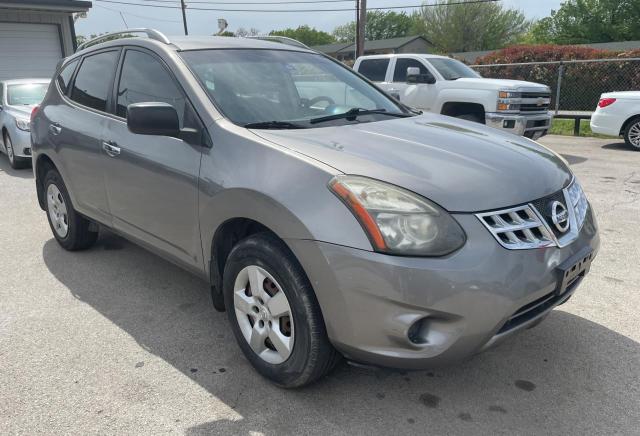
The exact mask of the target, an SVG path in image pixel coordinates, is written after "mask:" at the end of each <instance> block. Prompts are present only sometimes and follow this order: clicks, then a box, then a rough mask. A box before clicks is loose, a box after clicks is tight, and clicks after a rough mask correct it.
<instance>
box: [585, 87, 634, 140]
mask: <svg viewBox="0 0 640 436" xmlns="http://www.w3.org/2000/svg"><path fill="white" fill-rule="evenodd" d="M591 130H592V131H593V132H594V133H599V134H601V135H609V136H620V135H622V136H623V137H624V140H625V142H626V143H627V144H628V145H630V146H631V147H633V148H635V149H636V150H639V151H640V91H625V92H608V93H605V94H602V95H601V96H600V101H599V102H598V107H597V108H596V111H595V113H594V114H593V116H592V117H591Z"/></svg>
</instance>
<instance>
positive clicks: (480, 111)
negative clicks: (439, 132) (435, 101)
mask: <svg viewBox="0 0 640 436" xmlns="http://www.w3.org/2000/svg"><path fill="white" fill-rule="evenodd" d="M440 113H441V114H442V115H448V116H450V117H456V116H459V115H466V114H474V115H479V116H480V117H481V118H482V119H484V116H485V109H484V106H483V105H482V104H480V103H472V102H464V101H448V102H446V103H444V104H443V105H442V109H441V111H440Z"/></svg>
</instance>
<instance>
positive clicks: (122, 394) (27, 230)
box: [0, 136, 640, 435]
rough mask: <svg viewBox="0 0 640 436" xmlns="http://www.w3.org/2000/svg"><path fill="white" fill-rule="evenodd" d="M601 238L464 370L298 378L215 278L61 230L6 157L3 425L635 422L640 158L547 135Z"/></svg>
mask: <svg viewBox="0 0 640 436" xmlns="http://www.w3.org/2000/svg"><path fill="white" fill-rule="evenodd" d="M542 142H543V143H545V144H547V145H548V146H550V147H551V148H553V149H555V150H556V151H558V152H560V153H561V154H563V155H564V156H565V157H566V158H567V160H568V161H569V162H570V164H571V165H572V167H573V169H574V171H575V172H576V174H577V175H578V177H579V178H580V180H581V181H582V183H583V185H584V187H585V190H586V192H587V194H588V196H589V198H590V200H591V202H592V203H593V205H594V208H595V210H596V212H597V216H598V219H599V223H600V231H601V234H602V249H601V251H600V254H599V256H598V258H597V259H596V260H595V262H594V264H593V266H592V269H591V274H590V275H589V277H588V278H587V279H586V280H585V282H584V283H583V285H582V287H581V288H580V290H579V291H578V292H577V294H576V295H575V296H574V297H573V298H572V299H571V300H570V301H569V302H568V303H567V304H565V305H563V306H562V307H561V308H558V309H556V310H554V311H553V312H552V313H551V315H550V316H549V317H548V318H547V320H546V321H545V322H544V323H542V324H541V325H540V326H538V327H536V328H535V329H532V330H528V331H526V332H524V333H523V334H521V335H518V336H517V337H515V338H512V339H511V340H509V341H507V342H506V343H505V344H503V345H501V346H500V347H498V348H495V349H492V350H490V351H488V352H485V353H484V354H481V355H478V356H475V357H474V358H473V359H471V360H469V361H468V362H466V363H464V364H461V365H459V366H456V367H451V368H446V369H439V370H434V371H423V372H409V373H400V372H392V371H382V370H377V371H374V370H370V369H362V368H356V367H353V366H349V365H342V366H340V367H339V368H338V369H337V370H336V371H335V372H334V373H333V374H331V375H330V376H329V377H327V378H326V379H324V380H322V381H321V382H319V383H317V384H315V385H314V386H311V387H309V388H307V389H303V390H298V391H285V390H281V389H278V388H276V387H274V386H272V385H271V384H269V383H268V382H267V381H265V380H264V379H262V378H261V377H260V376H258V375H257V374H256V373H255V372H254V371H253V370H252V368H251V367H250V366H249V364H248V363H247V362H246V361H245V359H244V358H243V356H242V355H241V353H240V350H239V349H238V347H237V346H236V344H235V342H234V339H233V337H232V333H231V332H230V330H229V328H228V325H227V321H226V316H225V315H224V314H220V313H217V312H214V311H213V309H212V307H211V304H210V301H209V295H208V289H207V285H206V283H204V282H202V281H200V280H199V279H196V278H194V277H192V276H190V275H189V274H188V273H186V272H183V271H182V270H180V269H178V268H177V267H175V266H173V265H172V264H170V263H168V262H166V261H165V260H163V259H161V258H159V257H157V256H155V255H153V254H150V253H149V252H147V251H145V250H143V249H141V248H139V247H137V246H135V245H133V244H130V243H128V242H126V241H125V240H123V239H121V238H119V237H116V236H114V235H111V234H103V235H102V236H101V238H100V241H99V243H98V244H97V246H96V247H95V248H93V249H91V250H89V251H87V252H83V253H68V252H65V251H64V250H62V249H61V248H60V247H59V246H58V245H57V243H56V242H55V240H54V239H53V237H52V235H51V232H50V230H49V227H48V225H47V221H46V217H45V214H44V213H43V212H42V211H41V210H40V209H39V208H38V206H37V200H36V195H35V189H34V183H33V177H32V173H31V172H30V170H22V171H14V170H11V168H10V167H9V166H8V164H7V161H6V157H5V156H1V157H0V210H1V211H2V213H1V216H0V247H1V248H0V255H1V259H0V429H1V430H0V432H2V433H3V434H36V433H46V434H62V433H64V434H160V433H179V434H188V435H197V434H251V435H256V434H366V435H372V434H394V435H402V434H425V433H429V434H464V433H467V434H487V435H488V434H492V435H493V434H541V433H545V434H558V435H567V434H587V433H588V434H608V435H610V434H616V433H617V434H638V432H639V429H640V426H639V424H640V369H639V366H640V343H639V342H640V313H639V311H638V308H639V307H640V296H639V293H638V286H637V285H638V283H640V269H639V268H638V267H637V262H638V259H640V243H639V239H640V232H638V231H637V227H638V224H639V222H640V220H639V212H640V153H638V152H634V151H630V150H628V149H626V148H625V146H624V144H620V143H618V142H614V143H611V141H606V140H597V139H585V138H580V139H574V138H570V137H557V136H548V137H545V138H543V140H542Z"/></svg>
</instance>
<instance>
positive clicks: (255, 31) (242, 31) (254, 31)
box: [234, 27, 260, 38]
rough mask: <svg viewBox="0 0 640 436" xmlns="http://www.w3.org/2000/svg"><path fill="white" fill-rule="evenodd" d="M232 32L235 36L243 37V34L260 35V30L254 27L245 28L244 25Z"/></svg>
mask: <svg viewBox="0 0 640 436" xmlns="http://www.w3.org/2000/svg"><path fill="white" fill-rule="evenodd" d="M234 34H235V36H239V37H241V38H244V37H245V36H258V35H260V31H259V30H258V29H256V28H255V27H252V28H251V29H249V30H247V29H245V28H244V27H238V29H237V30H236V31H235V33H234Z"/></svg>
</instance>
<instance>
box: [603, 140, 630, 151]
mask: <svg viewBox="0 0 640 436" xmlns="http://www.w3.org/2000/svg"><path fill="white" fill-rule="evenodd" d="M602 148H604V149H605V150H620V151H629V152H635V151H636V150H634V149H632V148H631V147H629V146H628V145H627V144H626V143H625V142H624V141H623V142H610V143H608V144H604V145H603V146H602Z"/></svg>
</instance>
